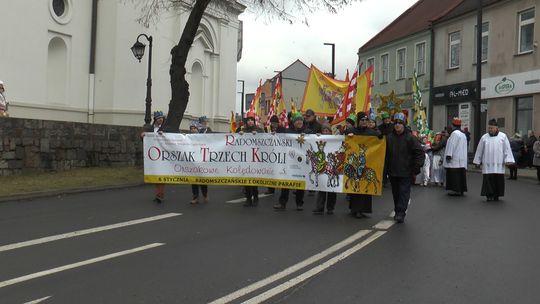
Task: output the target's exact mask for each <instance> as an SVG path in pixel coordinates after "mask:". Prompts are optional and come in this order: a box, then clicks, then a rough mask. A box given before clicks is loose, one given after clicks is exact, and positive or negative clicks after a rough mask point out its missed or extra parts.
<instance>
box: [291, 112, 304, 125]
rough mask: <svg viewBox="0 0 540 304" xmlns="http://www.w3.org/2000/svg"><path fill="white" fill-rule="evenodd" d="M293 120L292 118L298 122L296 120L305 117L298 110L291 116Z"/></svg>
mask: <svg viewBox="0 0 540 304" xmlns="http://www.w3.org/2000/svg"><path fill="white" fill-rule="evenodd" d="M291 120H292V122H293V123H294V122H296V121H298V120H302V121H303V120H304V117H303V116H302V114H301V113H299V112H296V113H294V114H293V115H292V116H291Z"/></svg>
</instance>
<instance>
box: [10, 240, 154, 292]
mask: <svg viewBox="0 0 540 304" xmlns="http://www.w3.org/2000/svg"><path fill="white" fill-rule="evenodd" d="M163 245H165V244H164V243H153V244H148V245H146V246H142V247H137V248H133V249H129V250H124V251H120V252H116V253H111V254H108V255H104V256H101V257H97V258H93V259H90V260H86V261H81V262H77V263H73V264H69V265H65V266H60V267H56V268H53V269H49V270H44V271H40V272H36V273H32V274H28V275H25V276H22V277H18V278H14V279H11V280H7V281H3V282H0V288H4V287H6V286H9V285H13V284H17V283H21V282H24V281H28V280H32V279H35V278H40V277H44V276H48V275H51V274H54V273H58V272H61V271H66V270H69V269H73V268H77V267H82V266H85V265H89V264H93V263H97V262H102V261H105V260H109V259H113V258H117V257H119V256H123V255H127V254H132V253H135V252H139V251H143V250H147V249H151V248H154V247H159V246H163Z"/></svg>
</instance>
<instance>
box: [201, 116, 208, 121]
mask: <svg viewBox="0 0 540 304" xmlns="http://www.w3.org/2000/svg"><path fill="white" fill-rule="evenodd" d="M205 121H208V117H206V116H201V117H199V122H205Z"/></svg>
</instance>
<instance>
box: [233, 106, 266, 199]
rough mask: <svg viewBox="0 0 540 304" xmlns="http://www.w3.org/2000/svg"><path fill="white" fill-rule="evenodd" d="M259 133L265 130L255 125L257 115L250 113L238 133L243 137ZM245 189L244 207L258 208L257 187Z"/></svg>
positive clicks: (246, 187)
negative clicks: (246, 134) (247, 134)
mask: <svg viewBox="0 0 540 304" xmlns="http://www.w3.org/2000/svg"><path fill="white" fill-rule="evenodd" d="M257 132H264V130H263V129H261V128H259V127H257V125H256V124H255V113H254V112H248V113H247V117H246V125H245V126H243V127H242V129H241V130H240V132H238V133H239V134H240V135H243V134H244V133H252V134H257ZM244 189H245V191H246V201H245V203H244V207H255V206H257V204H258V203H259V189H258V188H257V186H245V187H244Z"/></svg>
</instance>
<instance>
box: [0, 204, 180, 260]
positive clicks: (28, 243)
mask: <svg viewBox="0 0 540 304" xmlns="http://www.w3.org/2000/svg"><path fill="white" fill-rule="evenodd" d="M179 215H182V213H166V214H162V215H157V216H152V217H147V218H142V219H138V220H132V221H128V222H122V223H117V224H112V225H107V226H101V227H96V228H90V229H84V230H78V231H73V232H68V233H64V234H57V235H53V236H48V237H43V238H39V239H34V240H30V241H25V242H21V243H13V244H9V245H4V246H0V252H3V251H9V250H13V249H18V248H22V247H28V246H33V245H37V244H43V243H48V242H52V241H57V240H63V239H68V238H72V237H76V236H81V235H86V234H91V233H96V232H102V231H106V230H111V229H117V228H122V227H127V226H132V225H137V224H142V223H147V222H152V221H157V220H162V219H166V218H170V217H174V216H179Z"/></svg>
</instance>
